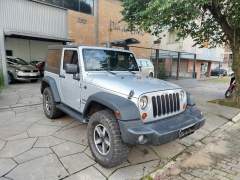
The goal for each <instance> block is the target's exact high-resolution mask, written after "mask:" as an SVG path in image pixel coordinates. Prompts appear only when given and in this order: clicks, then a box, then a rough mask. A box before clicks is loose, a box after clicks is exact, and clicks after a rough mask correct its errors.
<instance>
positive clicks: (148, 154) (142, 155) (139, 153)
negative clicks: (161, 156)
mask: <svg viewBox="0 0 240 180" xmlns="http://www.w3.org/2000/svg"><path fill="white" fill-rule="evenodd" d="M155 159H158V157H157V155H156V154H155V153H154V152H153V150H152V149H151V148H149V146H136V147H133V148H132V149H131V150H130V152H129V154H128V160H129V162H130V163H131V164H137V163H141V162H146V161H151V160H155Z"/></svg>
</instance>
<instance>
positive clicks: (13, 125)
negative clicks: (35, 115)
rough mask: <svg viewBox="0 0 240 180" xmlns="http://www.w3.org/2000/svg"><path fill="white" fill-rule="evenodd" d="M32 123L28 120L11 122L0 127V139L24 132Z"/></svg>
mask: <svg viewBox="0 0 240 180" xmlns="http://www.w3.org/2000/svg"><path fill="white" fill-rule="evenodd" d="M32 124H33V122H32V121H28V120H22V121H21V120H16V119H14V120H12V121H8V122H6V123H5V124H1V125H0V137H1V138H2V139H7V138H9V137H12V136H16V135H18V134H21V133H23V132H25V131H26V130H27V129H28V128H29V127H30V126H31V125H32Z"/></svg>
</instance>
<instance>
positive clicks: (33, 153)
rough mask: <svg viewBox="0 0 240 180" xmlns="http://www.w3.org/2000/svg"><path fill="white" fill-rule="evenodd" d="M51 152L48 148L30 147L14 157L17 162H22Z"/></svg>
mask: <svg viewBox="0 0 240 180" xmlns="http://www.w3.org/2000/svg"><path fill="white" fill-rule="evenodd" d="M51 153H53V152H52V151H51V149H49V148H32V149H31V150H29V151H27V152H25V153H23V154H21V155H18V156H16V157H15V158H14V160H15V161H17V162H18V163H19V164H20V163H24V162H26V161H29V160H33V159H36V158H39V157H42V156H46V155H48V154H51Z"/></svg>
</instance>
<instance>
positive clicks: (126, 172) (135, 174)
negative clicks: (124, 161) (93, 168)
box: [109, 160, 159, 180]
mask: <svg viewBox="0 0 240 180" xmlns="http://www.w3.org/2000/svg"><path fill="white" fill-rule="evenodd" d="M158 164H159V161H158V160H155V161H150V162H147V163H142V164H138V165H133V166H127V167H124V168H121V169H118V170H117V171H115V172H114V173H113V174H112V175H111V176H110V177H109V180H122V179H141V178H142V177H143V176H145V175H147V174H149V173H150V172H152V171H153V170H155V169H156V168H157V167H158Z"/></svg>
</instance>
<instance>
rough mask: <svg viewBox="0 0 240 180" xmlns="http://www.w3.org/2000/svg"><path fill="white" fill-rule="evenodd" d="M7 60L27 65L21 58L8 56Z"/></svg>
mask: <svg viewBox="0 0 240 180" xmlns="http://www.w3.org/2000/svg"><path fill="white" fill-rule="evenodd" d="M8 61H10V62H11V63H14V64H20V65H28V63H27V62H26V61H24V60H23V59H21V58H14V59H12V58H8Z"/></svg>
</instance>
